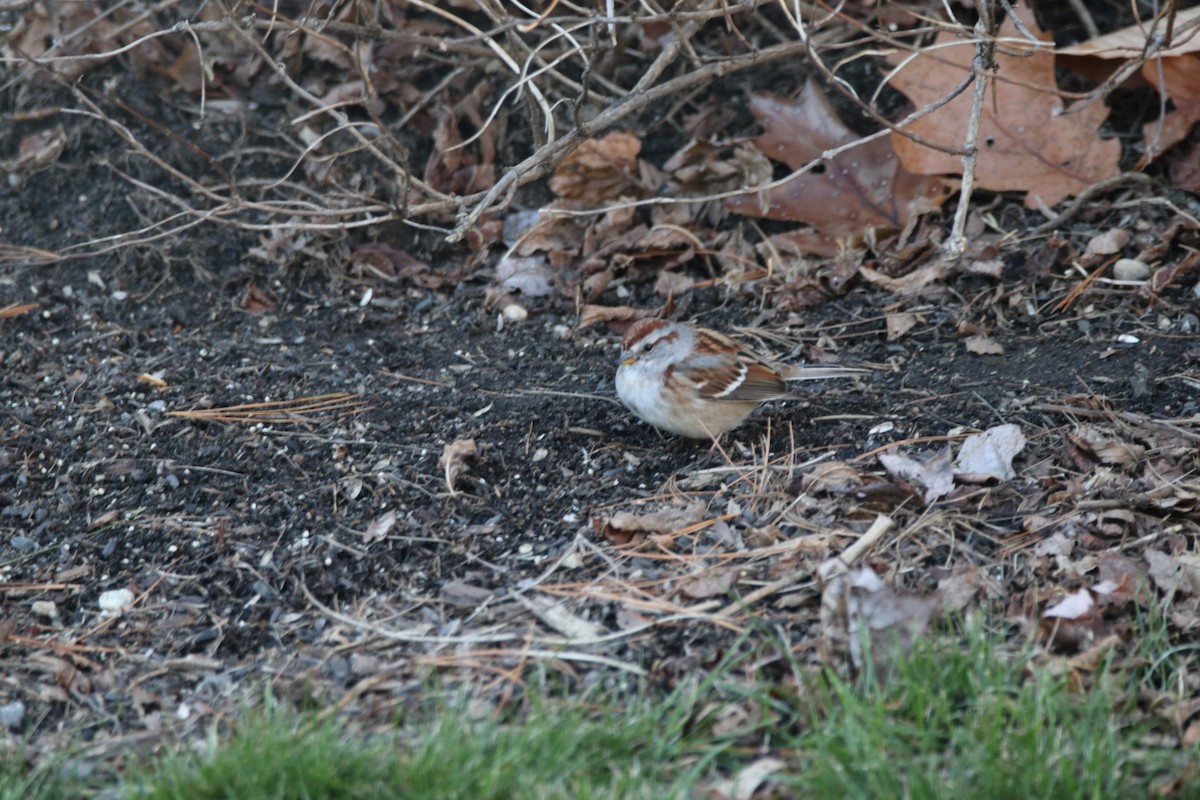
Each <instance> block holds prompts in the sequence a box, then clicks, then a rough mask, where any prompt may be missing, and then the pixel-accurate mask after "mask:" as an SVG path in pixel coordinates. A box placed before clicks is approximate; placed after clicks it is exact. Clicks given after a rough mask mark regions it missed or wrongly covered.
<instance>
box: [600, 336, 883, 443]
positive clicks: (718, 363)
mask: <svg viewBox="0 0 1200 800" xmlns="http://www.w3.org/2000/svg"><path fill="white" fill-rule="evenodd" d="M621 350H622V352H621V363H620V366H618V367H617V378H616V384H617V396H618V397H620V398H621V402H622V403H624V404H625V405H626V406H628V408H629V410H630V411H632V412H633V413H634V414H636V415H637V416H638V417H640V418H642V419H643V420H645V421H646V422H649V423H650V424H651V425H653V426H654V427H656V428H661V429H662V430H664V431H667V432H669V433H674V434H677V435H679V436H685V437H687V438H690V439H711V440H716V439H717V438H718V437H719V436H720V435H721V434H723V433H725V432H726V431H728V430H731V429H733V428H736V427H737V426H738V425H740V424H741V423H742V422H744V421H745V420H746V417H748V416H750V413H751V412H752V411H754V409H756V408H758V406H760V405H762V404H763V403H766V402H768V401H770V400H778V399H781V398H785V397H789V396H790V395H789V393H788V388H787V381H789V380H815V379H821V378H833V377H849V376H851V375H855V374H861V373H862V372H863V370H857V369H852V368H846V367H832V368H821V367H818V368H812V367H805V368H798V369H793V370H788V371H787V373H786V377H785V374H784V373H781V372H780V371H779V370H777V369H776V368H775V367H772V366H770V364H769V363H768V362H767V361H766V360H765V359H763V358H762V357H761V356H759V355H758V354H757V353H755V352H754V351H753V350H750V349H749V348H747V347H746V346H745V345H743V344H742V343H741V342H739V341H737V340H736V339H732V338H730V337H728V336H726V335H725V334H723V333H718V332H717V331H714V330H709V329H708V328H701V327H699V326H697V325H690V324H688V323H686V322H670V321H668V320H664V319H641V320H638V321H637V322H635V323H633V325H631V326H630V327H629V330H627V331H626V333H625V337H624V339H623V340H622V342H621Z"/></svg>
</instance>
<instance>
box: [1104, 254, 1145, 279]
mask: <svg viewBox="0 0 1200 800" xmlns="http://www.w3.org/2000/svg"><path fill="white" fill-rule="evenodd" d="M1113 277H1114V278H1116V279H1117V280H1119V281H1144V280H1146V279H1147V278H1149V277H1150V266H1149V265H1148V264H1144V263H1142V262H1141V261H1138V260H1137V259H1136V258H1122V259H1120V260H1118V261H1117V263H1115V264H1113Z"/></svg>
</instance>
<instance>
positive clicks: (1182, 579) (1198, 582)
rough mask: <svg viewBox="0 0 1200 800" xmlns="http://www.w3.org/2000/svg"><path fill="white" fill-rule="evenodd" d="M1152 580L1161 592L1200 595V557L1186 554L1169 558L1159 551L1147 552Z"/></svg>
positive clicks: (1147, 561)
mask: <svg viewBox="0 0 1200 800" xmlns="http://www.w3.org/2000/svg"><path fill="white" fill-rule="evenodd" d="M1146 563H1147V564H1148V565H1149V566H1150V578H1151V579H1152V580H1153V581H1154V585H1155V586H1157V587H1158V588H1159V591H1161V592H1164V593H1166V594H1175V593H1176V592H1182V593H1184V594H1190V595H1200V555H1195V554H1192V553H1185V554H1183V555H1178V556H1169V555H1167V554H1166V553H1160V552H1159V551H1157V550H1147V551H1146Z"/></svg>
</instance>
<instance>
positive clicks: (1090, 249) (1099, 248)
mask: <svg viewBox="0 0 1200 800" xmlns="http://www.w3.org/2000/svg"><path fill="white" fill-rule="evenodd" d="M1127 244H1129V231H1127V230H1125V229H1124V228H1113V229H1112V230H1109V231H1105V232H1104V233H1101V234H1099V235H1097V236H1093V237H1092V238H1091V239H1089V240H1088V243H1087V248H1086V249H1085V250H1084V251H1083V258H1084V260H1088V259H1092V258H1096V257H1098V256H1111V255H1113V254H1114V253H1120V252H1121V251H1122V250H1124V249H1125V245H1127Z"/></svg>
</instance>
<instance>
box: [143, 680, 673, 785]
mask: <svg viewBox="0 0 1200 800" xmlns="http://www.w3.org/2000/svg"><path fill="white" fill-rule="evenodd" d="M465 705H466V704H465V703H456V704H444V705H442V706H441V707H439V708H436V709H428V710H426V711H424V712H422V713H421V714H419V715H418V716H415V717H413V718H411V719H405V720H400V721H399V723H398V730H397V731H396V733H395V734H394V735H391V736H380V737H374V738H371V739H363V738H361V737H357V736H354V735H352V734H349V733H347V731H346V730H345V728H344V727H343V726H342V725H341V724H339V723H337V722H333V721H323V722H318V721H316V720H315V718H313V717H312V716H311V715H309V716H305V715H299V714H297V713H294V712H285V711H283V710H281V709H279V708H278V707H274V706H270V705H268V707H267V708H264V709H261V710H255V711H251V712H247V713H246V714H245V715H244V717H243V719H242V722H241V723H239V725H238V726H237V730H236V731H234V732H232V733H231V734H230V735H229V736H228V737H227V738H226V739H224V740H223V741H221V742H219V743H216V742H214V743H210V744H213V745H215V746H213V747H211V748H210V752H209V753H208V754H207V755H205V756H201V755H198V754H195V753H191V752H184V751H177V752H175V753H174V754H173V755H171V756H169V757H167V758H165V759H164V760H163V761H161V762H159V763H158V764H156V765H154V766H152V767H151V768H150V769H149V770H148V771H147V772H146V773H145V774H144V775H143V776H141V778H140V779H139V780H137V781H136V783H137V785H138V787H139V788H138V789H137V790H135V791H133V792H132V793H131V796H133V797H137V798H144V799H145V800H184V799H185V798H186V799H187V800H206V799H207V798H212V799H213V800H215V799H216V798H233V797H253V798H256V799H262V800H269V799H270V798H277V799H278V800H284V798H330V799H331V800H341V799H342V798H346V799H349V798H374V797H421V798H434V799H436V798H464V797H470V798H473V800H488V799H489V798H519V797H539V798H542V797H544V798H581V799H582V798H642V797H644V798H661V797H669V796H676V795H678V794H679V791H677V790H674V789H671V788H670V787H669V786H668V785H667V784H668V782H669V781H670V780H671V779H670V777H669V776H670V775H671V774H672V773H674V772H675V770H676V769H677V768H678V764H679V762H680V757H681V755H682V752H683V750H682V741H683V738H682V735H681V732H682V728H683V726H684V723H685V721H686V718H687V708H686V706H684V705H681V704H672V703H671V702H670V701H668V702H667V703H665V704H664V703H659V704H654V703H650V702H643V701H634V702H631V703H629V704H627V705H624V706H622V707H620V708H612V707H607V706H595V705H592V704H590V703H584V702H578V701H558V700H538V701H534V703H533V707H532V708H531V709H529V710H527V711H526V712H525V713H523V714H521V715H520V718H519V719H518V718H517V717H516V716H515V715H510V718H509V719H503V718H501V719H486V720H482V721H479V720H472V719H471V718H470V717H469V716H468V715H467V714H466V713H465V711H464V710H463V709H464V708H465Z"/></svg>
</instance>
